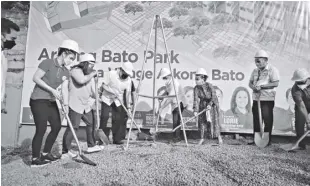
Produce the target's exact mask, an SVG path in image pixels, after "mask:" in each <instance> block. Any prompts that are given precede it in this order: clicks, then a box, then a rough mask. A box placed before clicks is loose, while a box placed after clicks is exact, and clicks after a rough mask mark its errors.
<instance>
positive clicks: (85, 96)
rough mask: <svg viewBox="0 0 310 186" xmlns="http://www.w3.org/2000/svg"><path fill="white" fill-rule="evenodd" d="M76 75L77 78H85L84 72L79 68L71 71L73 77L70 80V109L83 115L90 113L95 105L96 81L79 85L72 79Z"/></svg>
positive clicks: (92, 80)
mask: <svg viewBox="0 0 310 186" xmlns="http://www.w3.org/2000/svg"><path fill="white" fill-rule="evenodd" d="M73 73H74V74H75V77H80V78H83V77H84V74H83V71H82V70H81V69H79V68H75V69H72V70H71V77H70V80H69V107H70V108H71V109H72V110H74V111H75V112H77V113H80V114H83V113H84V111H85V113H88V112H90V111H91V109H92V105H93V104H94V99H93V98H92V97H95V80H94V78H92V79H91V80H90V81H88V82H87V83H85V84H82V85H81V84H79V83H77V82H76V81H75V79H74V78H73V77H72V74H73Z"/></svg>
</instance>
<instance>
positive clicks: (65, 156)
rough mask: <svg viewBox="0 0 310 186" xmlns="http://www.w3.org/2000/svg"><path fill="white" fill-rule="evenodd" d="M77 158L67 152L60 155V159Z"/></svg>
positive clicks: (75, 155)
mask: <svg viewBox="0 0 310 186" xmlns="http://www.w3.org/2000/svg"><path fill="white" fill-rule="evenodd" d="M77 157H78V155H77V154H75V153H72V152H70V151H69V152H67V153H63V154H62V155H61V159H74V158H77Z"/></svg>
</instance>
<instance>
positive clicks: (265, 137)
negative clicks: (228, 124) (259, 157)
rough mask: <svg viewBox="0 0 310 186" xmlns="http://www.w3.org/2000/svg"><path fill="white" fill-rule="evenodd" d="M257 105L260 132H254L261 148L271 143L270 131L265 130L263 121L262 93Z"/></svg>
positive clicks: (257, 144) (255, 139) (256, 142)
mask: <svg viewBox="0 0 310 186" xmlns="http://www.w3.org/2000/svg"><path fill="white" fill-rule="evenodd" d="M257 106H258V117H259V127H260V132H255V133H254V142H255V144H256V146H258V147H260V148H265V147H266V146H267V145H268V143H269V132H264V126H263V122H262V111H261V105H260V95H259V97H258V100H257Z"/></svg>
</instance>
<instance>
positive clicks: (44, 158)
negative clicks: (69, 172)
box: [41, 153, 59, 162]
mask: <svg viewBox="0 0 310 186" xmlns="http://www.w3.org/2000/svg"><path fill="white" fill-rule="evenodd" d="M41 159H42V160H46V161H51V162H53V161H57V160H59V158H57V157H54V156H53V155H52V154H51V153H48V154H46V155H45V156H44V155H43V154H41Z"/></svg>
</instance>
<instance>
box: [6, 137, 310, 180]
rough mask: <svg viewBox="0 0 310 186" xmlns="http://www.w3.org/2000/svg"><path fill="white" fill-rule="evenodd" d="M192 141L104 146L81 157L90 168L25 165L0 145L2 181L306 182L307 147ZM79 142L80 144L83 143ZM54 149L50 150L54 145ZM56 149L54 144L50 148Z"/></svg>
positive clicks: (17, 153) (21, 153)
mask: <svg viewBox="0 0 310 186" xmlns="http://www.w3.org/2000/svg"><path fill="white" fill-rule="evenodd" d="M195 143H197V140H189V147H187V148H186V147H185V143H184V141H182V142H179V143H176V144H169V143H168V141H164V140H162V141H160V142H157V143H156V146H154V145H152V143H151V142H148V141H142V142H141V141H136V142H132V143H131V145H130V146H129V147H130V148H129V150H128V151H126V152H125V151H123V150H122V148H121V147H120V146H115V145H109V146H107V147H106V149H105V150H103V151H102V152H99V153H95V154H87V155H86V156H87V157H88V158H89V159H91V160H93V161H95V162H96V163H98V166H96V167H93V166H89V165H86V164H83V163H78V162H75V161H72V160H60V161H58V162H55V163H53V164H50V165H48V166H45V167H41V168H30V167H29V164H30V158H31V150H30V149H29V146H28V148H16V149H8V148H2V157H1V159H2V163H1V164H2V165H1V166H2V167H1V177H2V180H1V183H2V185H14V186H17V185H40V186H42V185H51V186H52V185H55V186H56V185H57V186H65V185H66V186H69V185H80V186H81V185H84V186H86V185H87V186H88V185H124V186H125V185H135V186H136V185H167V186H168V185H169V186H171V185H204V186H205V185H225V186H229V185H279V186H285V185H289V186H293V185H310V150H309V146H308V150H306V151H298V152H295V153H287V152H285V151H283V150H281V149H280V148H279V146H280V144H273V145H272V146H270V147H267V148H265V149H258V148H257V147H255V146H248V145H245V144H244V143H245V142H244V140H243V141H240V140H239V141H236V140H232V139H226V138H225V144H224V145H222V146H212V144H215V141H208V142H207V143H206V144H204V145H203V146H201V147H197V146H196V145H195ZM85 145H86V144H85V143H82V146H83V147H84V148H85ZM54 151H55V149H54ZM56 151H59V149H56Z"/></svg>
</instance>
